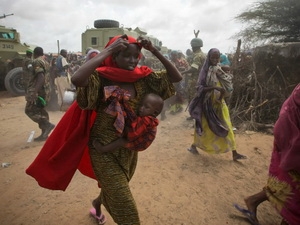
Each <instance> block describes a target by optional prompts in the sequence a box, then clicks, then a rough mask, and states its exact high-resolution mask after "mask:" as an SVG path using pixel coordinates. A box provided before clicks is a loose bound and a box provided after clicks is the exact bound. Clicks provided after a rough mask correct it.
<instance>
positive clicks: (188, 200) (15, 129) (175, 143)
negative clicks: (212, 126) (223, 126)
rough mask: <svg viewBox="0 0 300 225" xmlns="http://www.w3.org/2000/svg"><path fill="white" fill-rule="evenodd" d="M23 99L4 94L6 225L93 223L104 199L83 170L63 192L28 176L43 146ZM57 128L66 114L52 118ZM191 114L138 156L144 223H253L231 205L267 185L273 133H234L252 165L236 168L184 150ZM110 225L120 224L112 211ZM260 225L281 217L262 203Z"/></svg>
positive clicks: (225, 158)
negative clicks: (97, 203) (95, 204)
mask: <svg viewBox="0 0 300 225" xmlns="http://www.w3.org/2000/svg"><path fill="white" fill-rule="evenodd" d="M24 106H25V100H24V97H12V96H10V95H9V94H8V93H7V92H0V114H1V117H0V127H1V129H0V163H1V164H2V163H11V164H10V165H9V166H8V167H1V168H0V198H1V201H0V224H1V225H21V224H22V225H35V224H36V225H41V224H42V225H57V224H62V225H65V224H74V225H80V224H85V225H95V224H96V221H95V220H94V219H93V218H92V217H91V216H89V209H90V207H91V201H92V200H93V199H94V198H95V197H96V196H97V195H98V193H99V189H98V187H97V183H96V181H94V180H92V179H89V178H87V177H85V176H83V175H82V174H81V173H80V172H77V173H76V174H75V176H74V178H73V180H72V181H71V184H70V185H69V187H68V188H67V190H66V191H65V192H62V191H51V190H47V189H44V188H41V187H39V186H38V184H37V182H36V181H35V180H34V179H33V178H32V177H30V176H28V175H26V174H25V169H26V168H27V167H28V166H29V164H30V163H31V162H32V161H33V160H34V158H35V157H36V155H37V154H38V152H39V150H40V149H41V147H42V145H43V142H40V143H39V142H29V143H28V142H27V139H28V137H29V135H30V132H31V131H35V137H36V136H38V135H39V134H40V133H39V132H40V131H39V129H38V127H37V125H36V124H35V123H34V122H32V121H31V120H30V119H29V118H28V117H27V116H26V115H25V113H24ZM49 114H50V120H51V122H53V123H58V121H59V120H60V118H61V117H62V115H63V112H59V111H57V112H49ZM187 116H188V115H187V112H182V113H181V114H178V115H169V114H167V120H165V121H161V122H160V125H159V128H158V134H157V138H156V139H155V141H154V143H153V144H152V146H151V147H150V148H149V149H147V150H146V151H144V152H141V153H140V155H139V163H138V167H137V170H136V173H135V175H134V177H133V179H132V181H131V182H130V186H131V188H132V192H133V195H134V197H135V200H136V203H137V206H138V209H139V213H140V218H141V223H142V224H143V225H154V224H155V225H156V224H157V225H192V224H195V225H200V224H203V225H223V224H224V225H225V224H230V225H231V224H236V225H247V224H249V222H248V221H247V220H246V219H245V218H244V217H242V215H241V214H240V213H239V212H238V211H237V210H236V209H235V208H234V207H233V204H234V203H238V204H241V205H244V202H243V198H244V197H245V196H247V195H250V194H254V193H256V192H258V191H260V190H261V188H262V187H263V186H264V185H265V183H266V178H267V173H268V165H269V159H270V154H271V150H272V140H273V137H272V136H271V135H266V134H262V133H254V132H243V133H240V132H239V131H237V132H236V141H237V147H238V151H239V152H240V153H242V154H245V155H247V156H248V157H249V159H248V160H244V161H240V162H233V161H232V158H231V153H226V154H222V155H207V154H206V153H204V152H200V154H199V155H193V154H191V153H189V152H188V151H187V150H186V149H187V147H189V145H190V144H191V142H192V140H193V136H192V135H193V128H192V121H187V120H186V117H187ZM103 212H104V213H105V215H106V216H107V223H106V225H112V224H115V223H114V222H113V220H112V219H111V217H110V216H109V215H108V213H107V212H106V211H105V209H104V210H103ZM258 218H259V220H260V221H261V225H276V224H279V222H280V217H279V216H278V215H277V213H276V212H275V210H274V209H273V208H272V207H271V206H270V205H269V203H268V202H264V203H263V204H261V205H260V207H259V210H258Z"/></svg>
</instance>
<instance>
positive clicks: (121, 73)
mask: <svg viewBox="0 0 300 225" xmlns="http://www.w3.org/2000/svg"><path fill="white" fill-rule="evenodd" d="M120 37H121V35H119V36H115V37H114V38H112V39H111V40H110V41H109V42H108V43H107V44H106V46H105V48H107V47H108V46H110V45H111V44H112V43H114V42H115V41H116V40H117V39H118V38H120ZM128 42H129V44H136V45H137V46H138V47H139V48H140V49H141V48H142V47H141V45H140V44H139V43H138V42H137V40H136V39H135V38H133V37H131V36H128ZM140 56H141V55H140ZM96 70H97V71H98V72H99V73H100V76H102V77H105V78H107V79H109V80H112V81H117V82H135V81H137V80H139V79H141V78H143V77H146V76H148V75H149V74H150V73H152V70H151V69H150V68H149V67H147V66H141V67H135V69H134V70H132V71H131V70H125V69H121V68H118V66H117V64H116V63H115V61H114V60H113V58H112V56H109V57H107V58H106V59H105V60H104V61H103V63H102V65H101V66H100V67H98V68H97V69H96Z"/></svg>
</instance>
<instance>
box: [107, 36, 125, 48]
mask: <svg viewBox="0 0 300 225" xmlns="http://www.w3.org/2000/svg"><path fill="white" fill-rule="evenodd" d="M128 45H129V42H128V37H127V35H126V34H124V35H122V36H121V37H119V38H118V39H117V40H116V41H115V42H114V43H112V44H111V45H110V46H108V47H107V48H108V49H111V51H112V52H119V51H123V50H124V49H126V48H127V47H128Z"/></svg>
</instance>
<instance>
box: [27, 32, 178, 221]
mask: <svg viewBox="0 0 300 225" xmlns="http://www.w3.org/2000/svg"><path fill="white" fill-rule="evenodd" d="M142 48H145V49H146V50H149V51H150V52H152V54H153V55H154V56H156V57H157V58H158V59H159V60H160V61H161V63H162V64H163V65H164V67H165V70H162V71H158V72H154V71H153V70H152V69H150V68H149V67H147V66H140V67H139V66H137V65H138V62H139V59H140V57H141V49H142ZM181 79H182V76H181V74H180V72H179V71H178V70H177V69H176V67H175V66H174V65H173V64H172V63H171V62H170V61H169V60H168V59H166V58H165V57H164V56H163V55H162V54H161V53H160V52H159V51H158V49H156V48H155V47H154V46H153V45H152V43H151V41H149V40H147V39H144V38H142V37H140V38H138V39H135V38H133V37H131V36H127V35H122V36H116V37H114V38H112V39H111V40H110V41H109V42H108V43H107V45H106V47H105V48H104V49H103V50H102V51H101V52H100V53H99V54H98V55H96V56H95V57H94V58H92V59H90V60H89V61H87V62H86V63H84V64H83V65H82V66H81V67H80V68H79V69H78V70H77V72H76V73H75V74H74V75H73V76H72V82H73V83H74V85H75V86H76V87H77V101H76V102H74V103H73V105H72V106H71V107H70V108H69V109H68V111H67V112H66V114H65V115H64V117H63V118H62V119H61V121H60V122H59V124H58V125H57V128H56V129H55V130H54V132H53V133H52V134H51V136H50V137H49V139H48V140H47V142H46V143H45V145H44V147H43V148H42V150H41V151H40V153H39V155H38V156H37V157H36V159H35V160H34V162H33V163H32V164H31V165H30V166H29V167H28V168H27V170H26V173H27V174H29V175H31V176H33V177H34V178H35V179H36V180H37V181H38V183H39V184H40V185H41V186H43V187H46V188H50V189H60V190H64V189H65V188H66V187H67V186H68V184H69V182H70V181H71V179H72V176H73V175H74V173H75V171H76V170H77V169H79V170H80V171H81V172H82V173H83V174H85V175H87V176H89V177H92V178H95V179H96V180H97V181H98V185H99V186H100V187H101V193H100V197H99V199H100V202H99V205H103V206H104V207H105V208H106V210H107V211H108V212H109V214H110V215H111V217H112V218H113V220H114V221H115V223H117V224H119V225H121V224H135V225H139V224H141V222H140V218H139V214H138V210H137V205H136V203H135V200H134V198H133V195H132V193H131V190H130V186H129V182H130V180H131V178H132V176H133V174H134V172H135V169H136V166H137V160H138V151H133V150H130V149H127V148H124V147H120V148H116V149H115V151H113V152H105V153H101V152H99V151H97V149H95V147H94V145H93V143H94V140H95V139H97V140H98V141H100V144H101V145H107V144H109V143H112V142H113V141H115V140H116V139H118V138H119V136H118V134H117V132H116V128H115V126H114V123H115V120H116V116H112V115H110V114H108V113H106V112H105V108H106V107H107V103H106V102H105V101H103V99H104V87H105V86H111V85H117V86H119V87H120V88H121V89H124V90H126V91H128V92H129V94H130V98H129V105H130V106H131V107H132V109H133V110H134V112H135V113H137V110H138V108H139V103H140V102H141V100H142V99H143V98H144V97H145V96H146V95H147V94H149V93H154V94H156V95H159V96H160V97H161V98H162V99H163V100H165V99H167V98H169V97H171V96H172V95H174V94H175V88H174V85H173V83H176V82H179V81H180V80H181ZM66 126H67V127H66ZM53 143H55V144H56V145H55V146H56V148H55V149H53ZM87 145H88V148H86V147H87ZM56 149H57V150H56ZM85 154H86V155H87V158H86V159H87V161H86V163H84V162H83V161H82V160H83V157H84V156H86V155H85ZM49 158H51V160H49ZM90 169H91V170H90ZM45 171H46V172H45ZM93 206H94V207H96V208H94V211H95V214H94V215H93V216H94V217H95V219H96V220H97V222H98V223H100V224H103V223H104V221H105V216H103V214H102V212H101V208H100V207H98V205H93Z"/></svg>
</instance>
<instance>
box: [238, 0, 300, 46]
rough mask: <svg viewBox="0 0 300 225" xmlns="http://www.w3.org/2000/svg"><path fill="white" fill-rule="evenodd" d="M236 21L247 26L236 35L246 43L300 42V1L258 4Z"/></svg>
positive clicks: (277, 0)
mask: <svg viewBox="0 0 300 225" xmlns="http://www.w3.org/2000/svg"><path fill="white" fill-rule="evenodd" d="M235 19H237V20H239V21H241V22H242V23H245V24H246V28H245V29H243V30H241V32H239V33H238V34H236V35H235V36H236V37H242V38H243V39H244V40H245V42H248V43H249V42H252V43H253V42H299V41H300V0H265V1H261V2H257V3H254V4H253V5H252V6H251V7H250V8H249V9H248V11H245V12H243V13H241V14H239V15H238V16H236V17H235Z"/></svg>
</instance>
